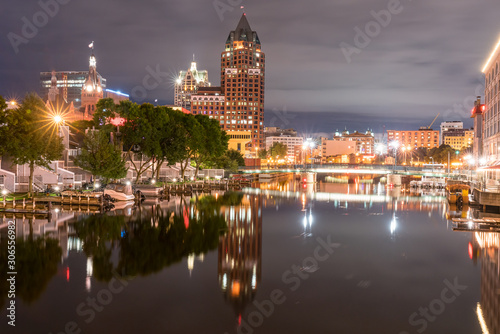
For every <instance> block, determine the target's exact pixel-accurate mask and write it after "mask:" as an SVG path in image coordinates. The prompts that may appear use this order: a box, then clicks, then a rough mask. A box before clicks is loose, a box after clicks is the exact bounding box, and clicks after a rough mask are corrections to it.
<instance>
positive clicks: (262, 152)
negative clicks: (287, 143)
mask: <svg viewBox="0 0 500 334" xmlns="http://www.w3.org/2000/svg"><path fill="white" fill-rule="evenodd" d="M258 156H259V158H260V159H266V158H267V151H266V149H262V150H260V151H259V153H258Z"/></svg>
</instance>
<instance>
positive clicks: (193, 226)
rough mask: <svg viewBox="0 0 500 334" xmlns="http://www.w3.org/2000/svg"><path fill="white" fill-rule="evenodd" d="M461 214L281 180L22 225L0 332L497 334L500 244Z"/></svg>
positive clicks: (430, 201)
mask: <svg viewBox="0 0 500 334" xmlns="http://www.w3.org/2000/svg"><path fill="white" fill-rule="evenodd" d="M454 210H455V209H453V208H452V209H450V208H448V205H447V204H446V203H445V201H444V200H443V199H442V198H441V197H431V196H421V197H413V196H410V195H409V194H407V193H405V192H403V193H401V192H400V191H399V190H386V189H385V188H384V186H383V185H374V184H338V183H336V184H321V185H319V186H318V187H315V186H306V187H303V186H302V185H300V184H295V183H287V182H281V183H269V184H262V185H260V189H247V190H244V191H243V192H241V193H226V194H223V193H220V194H215V196H207V195H205V196H199V197H197V198H182V199H181V198H172V199H171V200H170V201H163V202H151V203H148V202H145V203H144V204H143V205H142V206H141V207H140V208H136V209H132V208H131V207H128V208H125V209H123V210H121V209H120V210H116V211H114V212H109V213H107V214H106V215H89V214H86V213H85V212H67V211H64V210H63V212H57V213H56V212H54V215H53V217H52V220H51V222H48V221H47V220H44V219H39V220H35V221H33V222H32V221H30V220H28V219H26V220H25V221H24V224H23V220H22V219H17V236H18V237H19V238H18V241H17V261H18V262H17V266H18V270H17V271H18V275H17V281H16V285H17V291H16V292H17V298H16V306H17V310H16V313H17V317H16V327H15V329H14V328H12V327H10V326H7V325H6V322H7V320H6V319H7V318H6V310H5V309H6V307H7V302H8V300H7V288H8V287H7V285H6V283H5V282H6V276H5V273H6V272H7V268H6V265H5V263H6V260H5V259H6V229H5V228H4V229H2V235H1V236H2V239H1V246H2V253H1V261H0V269H1V273H0V278H1V282H0V288H1V290H0V292H1V294H0V296H1V299H0V303H1V304H2V311H1V312H0V315H1V319H2V323H1V324H0V332H1V333H44V334H47V333H53V334H56V333H57V334H59V333H221V334H223V333H394V334H400V333H482V332H483V331H482V328H481V322H483V327H484V326H488V327H489V333H500V329H499V328H500V327H499V326H500V325H499V323H500V305H499V304H500V272H499V255H498V245H499V236H498V235H497V234H486V233H477V234H473V233H464V232H453V231H452V224H451V221H448V220H447V217H449V216H450V215H454V216H462V215H463V216H464V217H466V216H467V215H468V214H470V213H468V212H456V211H454ZM30 223H31V224H30ZM43 235H47V236H49V237H50V238H42V237H40V236H43ZM484 328H486V327H484ZM80 330H81V331H80Z"/></svg>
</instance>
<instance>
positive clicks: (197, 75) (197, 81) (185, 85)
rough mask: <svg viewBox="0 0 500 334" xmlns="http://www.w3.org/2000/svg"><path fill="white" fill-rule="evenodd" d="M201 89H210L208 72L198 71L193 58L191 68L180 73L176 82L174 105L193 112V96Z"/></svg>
mask: <svg viewBox="0 0 500 334" xmlns="http://www.w3.org/2000/svg"><path fill="white" fill-rule="evenodd" d="M199 87H210V82H209V81H208V71H206V70H201V71H198V69H197V67H196V62H195V61H194V56H193V61H192V62H191V68H190V69H188V70H187V71H180V73H179V76H178V77H177V79H176V80H175V91H174V104H175V105H176V106H179V107H182V108H185V109H187V110H189V111H191V95H192V94H196V92H197V91H198V88H199Z"/></svg>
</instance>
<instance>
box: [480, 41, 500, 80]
mask: <svg viewBox="0 0 500 334" xmlns="http://www.w3.org/2000/svg"><path fill="white" fill-rule="evenodd" d="M498 48H500V40H499V41H498V43H497V45H496V46H495V49H494V50H493V52H492V53H491V55H490V58H488V61H487V62H486V64H484V67H483V69H482V70H481V72H483V73H484V72H485V71H486V69H487V68H488V66H489V65H490V63H491V61H492V60H493V57H494V56H495V54H496V53H497V51H498Z"/></svg>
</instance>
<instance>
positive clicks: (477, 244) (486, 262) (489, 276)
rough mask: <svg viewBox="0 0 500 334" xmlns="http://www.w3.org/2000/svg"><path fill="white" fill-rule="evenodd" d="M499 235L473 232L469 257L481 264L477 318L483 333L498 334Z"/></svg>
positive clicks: (499, 290) (499, 285) (499, 296)
mask: <svg viewBox="0 0 500 334" xmlns="http://www.w3.org/2000/svg"><path fill="white" fill-rule="evenodd" d="M499 245H500V234H498V233H488V232H474V233H473V238H472V241H471V243H470V244H469V255H470V257H471V259H472V260H473V261H474V263H477V262H478V261H480V262H481V264H480V265H481V299H480V300H481V301H480V302H479V303H478V304H477V309H476V312H477V316H478V320H479V323H480V325H481V329H482V330H483V333H500V253H499V251H498V248H499Z"/></svg>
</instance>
